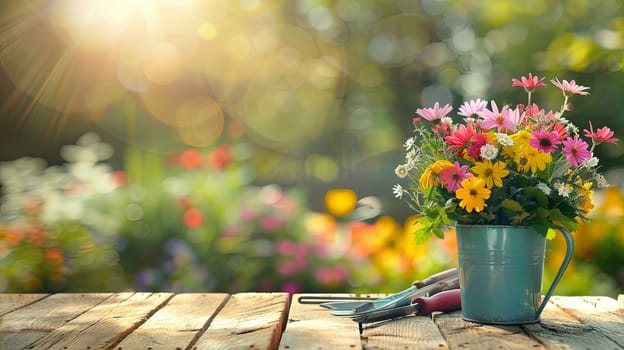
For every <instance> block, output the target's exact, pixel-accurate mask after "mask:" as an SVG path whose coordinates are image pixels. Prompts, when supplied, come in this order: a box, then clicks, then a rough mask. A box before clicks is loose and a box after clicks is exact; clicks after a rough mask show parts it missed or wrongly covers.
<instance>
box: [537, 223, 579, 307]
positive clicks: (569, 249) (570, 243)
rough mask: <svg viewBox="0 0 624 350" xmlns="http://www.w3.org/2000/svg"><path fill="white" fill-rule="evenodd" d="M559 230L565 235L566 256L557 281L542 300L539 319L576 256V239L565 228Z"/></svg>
mask: <svg viewBox="0 0 624 350" xmlns="http://www.w3.org/2000/svg"><path fill="white" fill-rule="evenodd" d="M557 229H559V231H560V232H561V234H563V238H564V239H565V242H566V254H565V257H564V258H563V262H562V263H561V266H560V267H559V271H557V275H556V276H555V279H554V280H553V282H552V284H551V285H550V288H548V292H547V293H546V295H545V296H544V299H542V304H541V305H540V307H539V308H538V309H537V313H536V317H537V318H539V315H540V314H541V313H542V311H543V310H544V308H545V307H546V305H547V304H548V300H549V299H550V297H551V296H552V294H553V292H554V291H555V287H557V284H558V283H559V280H561V277H563V273H564V272H565V270H566V268H567V267H568V265H569V264H570V261H571V260H572V256H573V255H574V239H573V238H572V235H571V234H570V232H568V230H566V229H565V228H563V227H561V226H557Z"/></svg>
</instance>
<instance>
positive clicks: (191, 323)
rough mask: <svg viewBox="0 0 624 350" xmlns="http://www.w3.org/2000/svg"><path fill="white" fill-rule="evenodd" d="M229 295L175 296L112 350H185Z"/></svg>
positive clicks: (191, 294)
mask: <svg viewBox="0 0 624 350" xmlns="http://www.w3.org/2000/svg"><path fill="white" fill-rule="evenodd" d="M228 296H229V295H228V294H224V293H214V294H200V293H187V294H178V295H176V296H174V297H173V298H171V299H170V300H169V302H168V303H167V304H166V305H164V306H163V307H162V308H161V309H160V310H158V311H157V312H156V313H155V314H154V315H152V317H150V318H149V319H148V320H147V321H146V322H145V323H143V324H142V325H141V326H140V327H139V328H137V329H136V330H134V331H133V332H132V333H131V334H129V335H128V336H127V337H126V338H125V339H123V340H122V341H121V343H119V344H118V345H117V346H116V347H115V348H116V349H119V350H123V349H147V348H151V349H152V350H157V349H178V348H179V349H186V348H187V347H189V346H190V345H191V344H192V343H193V341H194V340H195V338H196V337H198V336H199V335H200V334H201V332H202V331H203V330H204V328H205V327H206V326H207V324H208V322H209V321H210V320H212V318H213V317H214V315H215V314H216V312H217V311H218V310H219V309H220V307H221V306H222V304H223V303H224V302H225V301H226V300H227V298H228Z"/></svg>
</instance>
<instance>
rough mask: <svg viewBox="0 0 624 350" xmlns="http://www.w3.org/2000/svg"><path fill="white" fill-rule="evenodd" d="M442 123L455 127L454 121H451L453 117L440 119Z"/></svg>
mask: <svg viewBox="0 0 624 350" xmlns="http://www.w3.org/2000/svg"><path fill="white" fill-rule="evenodd" d="M440 122H441V123H442V124H448V125H453V119H451V117H442V118H441V119H440Z"/></svg>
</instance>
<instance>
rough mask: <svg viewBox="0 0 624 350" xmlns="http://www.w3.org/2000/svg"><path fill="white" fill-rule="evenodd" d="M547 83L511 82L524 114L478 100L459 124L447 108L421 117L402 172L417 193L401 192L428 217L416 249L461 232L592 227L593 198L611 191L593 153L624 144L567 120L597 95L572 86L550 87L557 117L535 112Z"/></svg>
mask: <svg viewBox="0 0 624 350" xmlns="http://www.w3.org/2000/svg"><path fill="white" fill-rule="evenodd" d="M544 79H545V78H539V77H537V76H533V75H532V74H531V73H529V75H528V77H522V78H521V79H513V80H512V85H513V86H517V87H522V88H524V90H525V91H526V93H527V94H528V101H527V103H526V105H524V104H518V105H516V106H508V105H505V106H502V107H499V105H497V103H496V102H495V101H492V102H490V106H489V107H488V103H487V101H484V100H481V99H477V100H472V101H468V102H465V103H464V104H463V105H461V106H460V107H459V112H458V113H457V114H458V116H459V117H461V118H462V119H461V120H457V119H454V118H451V117H450V116H449V113H450V112H451V111H452V110H453V108H452V107H451V106H450V105H448V104H447V105H445V106H443V107H440V105H439V103H435V105H434V106H433V108H420V109H418V110H417V111H416V113H417V114H418V116H419V117H416V118H414V134H413V136H412V137H410V138H409V139H407V141H406V142H405V144H404V147H405V149H406V151H407V154H406V157H405V159H406V161H405V163H404V164H401V165H399V166H397V167H396V169H395V172H396V174H397V176H398V177H400V178H407V179H408V181H409V184H408V185H407V187H406V188H404V187H403V186H401V185H395V186H394V189H393V190H394V194H395V196H396V197H398V198H402V199H405V200H406V201H407V202H408V203H409V205H410V207H411V208H412V209H413V210H414V211H415V212H416V213H418V214H420V215H421V217H420V220H419V221H418V222H419V224H420V227H419V229H417V230H416V241H417V242H419V243H422V242H424V241H425V240H427V239H428V238H429V237H430V236H431V235H432V234H435V235H437V236H439V237H443V235H444V233H443V232H444V231H443V228H444V227H445V226H447V225H451V224H452V223H453V222H455V223H458V224H468V225H478V224H490V225H514V226H532V227H535V228H537V229H538V230H539V231H542V232H546V231H547V230H546V228H552V227H555V226H558V227H564V228H566V229H568V230H570V231H575V230H576V229H577V228H578V222H579V220H585V219H586V214H587V213H588V211H589V210H590V209H591V208H592V207H593V204H592V200H591V194H592V192H593V191H594V189H595V188H600V187H605V186H607V183H606V180H605V178H604V176H603V175H601V174H600V173H599V172H598V159H597V158H596V157H594V156H593V150H594V147H596V146H597V145H599V144H600V143H603V142H608V143H613V142H617V141H618V140H617V139H616V138H614V137H613V131H611V130H610V129H609V128H608V127H602V128H599V129H597V130H595V129H594V128H593V126H592V123H591V122H589V125H588V129H584V130H583V133H581V132H580V129H579V128H578V127H577V126H575V125H574V124H573V123H572V122H570V121H569V120H568V119H566V118H565V117H564V114H566V112H569V111H571V110H572V105H571V104H569V103H568V100H569V98H570V97H571V96H573V95H588V94H589V93H588V92H587V91H586V90H588V89H589V88H588V87H585V86H581V85H578V84H577V83H576V82H575V81H574V80H571V81H567V80H563V81H559V79H557V78H555V79H553V80H551V83H552V84H553V85H554V86H555V87H557V88H559V89H560V90H561V91H562V95H563V103H562V104H561V107H560V109H559V110H557V111H548V112H547V111H545V110H544V109H542V108H541V107H540V106H538V105H537V104H535V103H534V102H533V101H532V95H533V92H534V91H535V90H536V89H538V88H540V87H544V86H546V84H545V83H544ZM423 119H424V120H423Z"/></svg>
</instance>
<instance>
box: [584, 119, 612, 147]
mask: <svg viewBox="0 0 624 350" xmlns="http://www.w3.org/2000/svg"><path fill="white" fill-rule="evenodd" d="M583 131H585V137H589V138H591V139H592V141H593V142H594V143H595V144H599V143H601V142H608V143H616V142H618V139H617V138H615V137H613V131H612V130H611V129H609V128H608V127H606V126H605V127H603V128H600V129H598V130H596V132H594V128H593V127H592V123H591V121H590V122H589V130H587V129H584V130H583Z"/></svg>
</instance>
